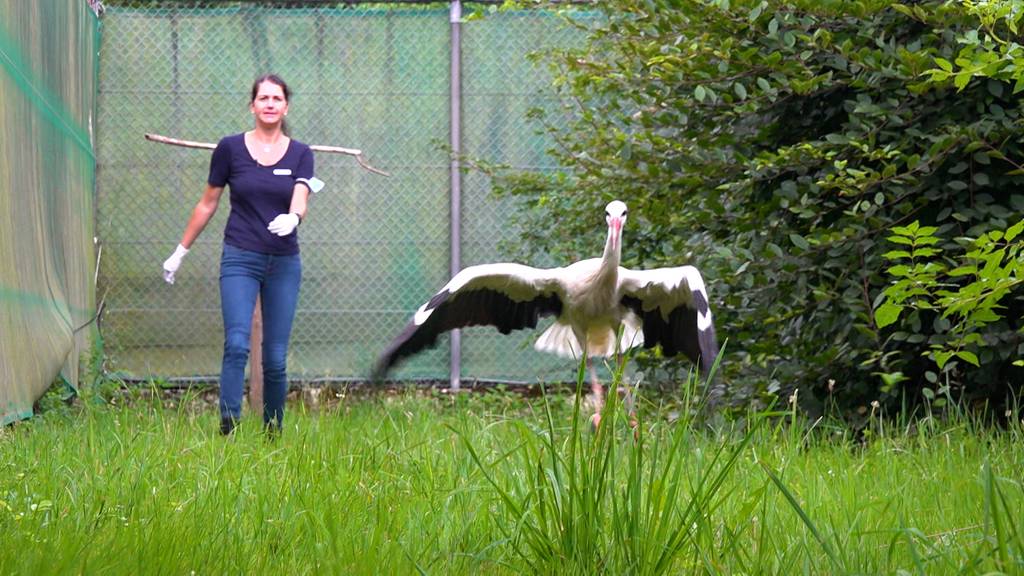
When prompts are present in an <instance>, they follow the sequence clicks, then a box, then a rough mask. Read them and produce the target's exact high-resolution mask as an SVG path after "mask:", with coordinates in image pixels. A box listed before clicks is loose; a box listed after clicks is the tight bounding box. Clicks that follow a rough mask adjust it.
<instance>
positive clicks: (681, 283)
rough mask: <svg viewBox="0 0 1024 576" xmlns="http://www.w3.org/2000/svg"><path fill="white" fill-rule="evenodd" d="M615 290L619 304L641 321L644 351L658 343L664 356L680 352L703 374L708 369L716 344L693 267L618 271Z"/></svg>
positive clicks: (705, 295)
mask: <svg viewBox="0 0 1024 576" xmlns="http://www.w3.org/2000/svg"><path fill="white" fill-rule="evenodd" d="M619 288H620V290H621V291H622V304H623V305H625V306H627V307H629V308H630V309H632V310H633V312H634V313H636V314H637V315H638V316H640V317H641V318H642V319H643V332H644V348H653V347H654V346H655V345H657V344H661V350H662V353H664V354H665V355H666V356H674V355H676V354H678V353H680V352H682V353H684V354H686V355H687V357H689V358H690V360H693V362H694V363H695V364H697V365H698V366H700V368H701V370H702V371H703V372H704V373H707V372H708V371H709V370H711V366H712V365H713V364H714V363H715V357H716V356H718V342H717V341H716V340H715V326H714V323H713V322H712V319H711V308H710V307H709V306H708V292H707V288H705V287H704V279H703V278H702V277H701V275H700V272H699V271H698V270H697V269H696V268H694V267H693V266H680V267H678V268H656V269H654V270H628V269H626V268H619Z"/></svg>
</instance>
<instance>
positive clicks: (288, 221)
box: [267, 212, 299, 236]
mask: <svg viewBox="0 0 1024 576" xmlns="http://www.w3.org/2000/svg"><path fill="white" fill-rule="evenodd" d="M298 225H299V215H298V214H296V213H294V212H289V213H288V214H278V215H277V218H274V219H273V220H272V221H271V222H270V224H269V225H268V226H267V230H270V231H271V232H273V233H274V234H277V235H278V236H287V235H289V234H291V233H292V232H294V231H295V228H296V227H297V226H298Z"/></svg>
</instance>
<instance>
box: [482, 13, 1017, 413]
mask: <svg viewBox="0 0 1024 576" xmlns="http://www.w3.org/2000/svg"><path fill="white" fill-rule="evenodd" d="M598 6H599V9H600V10H601V11H602V13H603V14H602V16H603V17H602V18H600V19H577V20H576V23H575V25H578V26H582V27H585V28H587V30H588V41H587V43H586V44H585V45H584V46H581V47H578V48H573V49H561V50H556V51H552V52H549V53H547V54H545V55H543V56H540V58H543V59H544V60H545V61H547V62H549V63H550V65H551V66H552V67H553V69H554V70H555V72H556V76H557V79H556V87H557V88H558V90H559V91H560V93H561V95H562V103H563V106H562V108H560V109H559V110H557V111H555V112H551V111H549V112H547V113H544V112H541V111H537V112H536V113H535V114H534V115H533V116H534V118H535V119H537V120H539V121H540V123H541V125H542V126H544V128H543V129H545V130H547V131H549V132H550V134H551V135H552V136H553V138H554V140H555V141H556V145H555V146H554V147H553V149H552V151H551V152H552V154H553V155H555V156H556V157H557V159H558V160H559V161H560V162H561V163H562V165H563V166H564V167H565V170H563V171H560V172H555V173H522V172H516V171H509V170H501V169H500V168H497V167H493V166H491V167H488V169H489V170H490V172H491V174H492V175H493V176H494V183H495V187H496V190H498V192H499V193H502V194H506V195H511V196H514V197H517V198H519V199H520V200H521V201H522V202H523V203H524V204H525V205H526V206H527V207H528V208H530V209H528V210H522V211H520V212H519V215H520V216H519V218H520V222H519V224H520V225H521V226H522V227H523V229H524V230H525V231H526V232H525V233H524V234H523V237H522V238H523V242H522V244H520V245H519V246H517V249H518V250H520V253H519V254H518V255H519V256H521V257H522V256H528V255H532V254H537V253H548V254H551V255H553V256H555V257H557V258H558V259H560V260H561V259H568V258H573V257H583V256H591V254H590V253H589V252H587V251H586V247H588V246H592V245H593V244H594V242H595V238H594V237H595V236H597V235H599V234H600V233H601V232H603V230H602V227H601V226H600V220H599V216H600V213H601V212H600V207H601V206H603V204H604V203H605V202H607V201H608V200H609V199H611V198H613V197H616V198H620V199H622V200H624V201H626V202H627V203H628V204H629V205H630V213H631V215H632V216H633V220H632V221H631V223H630V228H629V230H628V231H627V239H626V243H625V244H624V246H625V251H626V253H625V254H624V265H626V266H632V267H655V266H660V265H680V264H684V263H685V264H694V265H697V266H698V267H699V268H701V270H702V271H703V272H704V274H705V277H706V280H707V282H708V284H709V290H710V292H711V299H712V304H713V306H714V307H715V308H714V309H715V313H716V323H717V326H718V330H719V334H720V335H721V336H722V337H724V338H728V341H729V349H730V353H729V357H728V358H727V359H726V361H725V363H724V364H723V369H724V371H725V372H726V375H725V382H726V384H727V389H728V390H729V392H730V393H731V395H732V396H733V398H734V399H735V400H738V401H752V402H755V403H756V402H759V401H760V400H761V399H767V397H771V396H775V395H779V394H789V393H790V392H791V391H792V390H793V389H796V388H800V389H801V391H802V393H801V394H800V398H801V402H803V403H804V404H805V407H807V408H809V409H812V410H816V409H821V408H822V407H823V406H825V404H826V402H827V403H828V405H829V406H837V407H839V408H840V409H843V410H844V411H846V412H847V413H849V414H852V415H856V413H857V412H858V411H862V410H864V409H865V406H866V405H867V404H868V403H869V402H871V401H873V400H878V401H880V402H881V403H883V404H884V403H887V402H888V403H894V404H895V403H898V402H902V401H905V400H910V401H916V400H917V399H919V398H921V397H922V395H921V391H922V390H924V389H931V388H934V383H935V382H936V381H938V380H939V379H941V380H942V382H943V383H945V384H946V385H947V386H948V389H949V390H951V391H953V392H954V393H956V394H958V395H959V394H963V395H964V396H965V397H966V398H967V399H969V400H970V399H978V400H993V401H1002V400H1004V399H1005V398H1006V397H1007V395H1008V393H1009V391H1010V387H1011V386H1016V387H1017V388H1018V389H1019V387H1020V384H1021V381H1022V380H1024V370H1021V368H1020V367H1018V366H1014V365H1013V362H1014V361H1016V360H1017V359H1019V357H1020V349H1021V347H1022V345H1024V339H1022V334H1021V317H1022V315H1024V314H1022V312H1024V301H1022V298H1021V294H1020V290H1019V289H1018V290H1015V291H1014V290H1012V288H1013V287H1010V288H1011V289H1009V290H1007V291H1006V293H1005V294H1003V297H1002V299H1001V304H1000V306H1002V307H1003V308H1001V310H1002V313H1001V314H1000V318H998V319H991V321H987V322H985V323H984V324H983V325H972V327H971V329H970V331H971V332H972V333H975V334H977V336H976V337H974V336H972V337H971V338H972V340H974V339H975V338H980V339H981V341H982V342H983V343H984V346H981V347H978V348H977V349H976V350H968V349H967V348H964V347H960V348H955V346H954V349H955V350H957V351H967V352H972V353H974V354H975V356H976V358H971V357H970V355H968V354H962V355H960V356H958V357H954V356H955V353H954V356H951V357H950V358H951V359H947V361H946V362H945V363H943V366H942V368H941V371H940V370H939V369H938V368H937V365H936V363H935V361H933V359H932V357H929V353H931V352H932V351H933V350H936V348H934V346H940V347H942V346H946V345H947V344H948V343H951V342H954V341H955V338H957V335H956V334H951V333H950V330H952V329H954V323H953V322H951V321H950V320H949V318H948V317H944V316H943V314H942V313H941V311H940V310H938V309H929V308H924V307H909V308H908V309H907V312H906V313H904V314H901V315H899V316H898V317H896V318H895V319H894V320H893V321H892V323H891V324H889V325H881V326H880V325H879V323H878V322H877V321H876V314H875V309H876V308H877V307H878V306H880V305H882V304H883V303H884V302H885V295H884V294H883V291H885V290H886V288H887V287H888V286H889V284H890V281H891V280H892V278H891V277H890V276H889V274H888V273H887V268H888V267H889V259H887V257H886V254H887V253H891V252H892V251H893V248H894V247H893V245H892V244H891V243H890V242H889V241H888V240H887V237H888V236H890V235H891V234H890V230H892V229H894V228H895V227H899V226H904V227H905V226H907V225H908V224H910V223H911V222H914V221H917V222H921V223H923V224H925V225H926V226H928V227H929V229H930V228H934V230H930V232H931V233H930V234H929V235H928V236H929V237H930V238H934V239H935V241H934V243H931V244H929V245H928V249H929V250H935V251H936V252H934V253H932V254H928V255H927V256H926V258H927V259H928V261H929V262H931V263H932V264H934V265H939V266H944V267H945V268H944V270H953V269H956V268H957V265H956V264H955V259H956V257H957V255H960V254H963V252H964V248H963V244H962V242H963V241H962V240H958V239H962V238H981V237H983V235H984V234H987V233H990V232H991V231H993V230H1003V231H1005V230H1007V229H1009V228H1010V227H1011V226H1012V225H1013V224H1014V223H1015V222H1017V221H1018V220H1020V218H1021V217H1022V216H1024V193H1022V192H1021V184H1022V176H1021V171H1020V170H1019V164H1020V163H1021V161H1022V160H1021V159H1022V158H1024V154H1022V152H1024V150H1022V148H1024V132H1022V130H1021V118H1022V116H1021V112H1022V108H1021V101H1020V98H1019V97H1018V96H1017V94H1016V93H1015V88H1016V85H1015V83H1014V82H1011V80H1010V78H1008V77H1004V76H1002V75H1001V74H999V73H992V74H989V76H987V77H986V76H984V75H980V74H981V72H985V71H988V72H992V71H993V70H995V71H996V72H998V70H1005V68H999V69H996V68H994V67H995V64H994V63H993V62H992V61H991V58H990V57H986V56H978V58H982V59H984V58H989V60H987V61H988V62H989V63H988V64H986V66H988V67H987V68H986V67H982V68H978V67H977V66H975V65H974V64H971V62H973V60H970V59H969V58H966V56H965V54H966V53H965V52H964V50H965V46H966V44H965V43H969V42H970V41H971V39H972V38H978V39H979V42H981V43H982V45H984V40H985V38H986V37H987V36H986V33H985V32H984V30H985V28H984V24H983V23H982V20H980V18H979V16H978V14H977V12H976V11H974V12H972V8H971V6H964V5H962V4H960V3H952V2H938V1H922V2H916V3H913V5H907V6H903V5H900V4H898V3H894V2H891V1H882V0H873V1H868V0H865V1H860V2H836V1H826V2H820V1H810V0H807V1H799V0H791V1H784V2H767V1H760V0H757V1H750V0H746V1H743V0H704V1H697V2H674V1H670V0H611V1H608V2H604V3H601V4H599V5H598ZM979 29H981V32H979ZM972 54H980V51H979V50H978V49H975V50H974V52H973V53H972ZM1006 54H1008V55H1009V54H1011V52H1007V53H1006ZM1008 57H1009V56H1008ZM1000 58H1002V57H1001V56H1000V57H998V58H996V59H997V60H998V59H1000ZM943 62H948V63H951V64H950V66H949V68H950V70H945V68H943V66H945V65H944V64H942V63H943ZM952 63H955V66H956V67H955V68H954V65H953V64H952ZM935 70H939V71H944V70H945V71H946V72H947V73H951V74H947V76H945V77H943V75H942V74H937V73H936V72H935ZM963 70H968V71H969V74H967V75H966V76H965V75H962V74H961V72H962V71H963ZM566 119H568V128H562V129H557V128H555V126H556V125H557V126H565V125H566ZM552 219H553V220H555V221H558V222H559V226H558V227H557V230H552V229H551V228H552V227H551V226H550V221H551V220H552ZM897 236H898V234H897ZM1018 256H1019V253H1018ZM968 276H969V275H968ZM968 276H948V275H942V274H939V272H938V271H936V273H935V276H934V278H932V279H928V278H922V279H921V280H922V282H924V283H925V284H926V285H927V284H928V283H929V282H940V281H941V282H942V283H948V284H949V285H947V286H943V289H945V290H949V291H953V290H954V287H953V286H962V285H965V284H968V283H969V282H970V281H971V280H970V278H969V277H968ZM936 288H937V287H936V286H928V290H929V291H930V292H929V293H930V294H935V295H939V294H938V292H935V291H934V290H935V289H936ZM886 310H887V311H888V312H889V313H890V314H891V312H892V310H891V309H886ZM884 314H885V312H883V317H884ZM965 356H967V359H965ZM933 357H934V358H936V359H937V357H935V356H933ZM972 360H976V361H977V365H975V363H974V362H973V361H972ZM641 362H643V359H642V358H641ZM647 366H648V367H650V368H651V369H652V370H653V369H654V367H655V366H657V367H658V371H659V372H658V373H659V374H660V370H661V369H663V368H666V367H667V369H668V370H672V365H671V364H666V363H665V362H662V361H661V360H658V361H657V362H654V363H648V364H647ZM807 392H810V393H807Z"/></svg>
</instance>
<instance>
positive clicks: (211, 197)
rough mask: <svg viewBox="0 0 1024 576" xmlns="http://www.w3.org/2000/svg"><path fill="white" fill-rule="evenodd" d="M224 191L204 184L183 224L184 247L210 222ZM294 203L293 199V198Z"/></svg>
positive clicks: (182, 237)
mask: <svg viewBox="0 0 1024 576" xmlns="http://www.w3.org/2000/svg"><path fill="white" fill-rule="evenodd" d="M222 192H224V187H223V186H213V185H211V184H207V185H206V190H205V191H203V197H202V198H200V199H199V202H197V203H196V207H195V208H193V209H192V216H191V217H190V218H189V219H188V224H187V225H186V226H185V233H184V234H182V236H181V245H182V246H184V247H185V248H191V247H192V243H193V242H195V240H196V238H198V237H199V235H200V234H202V233H203V230H204V229H205V228H206V225H207V224H208V223H209V222H210V218H213V215H214V213H216V212H217V206H218V205H219V204H220V195H221V193H222ZM292 202H293V203H294V202H295V200H294V199H293V200H292Z"/></svg>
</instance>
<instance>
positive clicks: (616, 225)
mask: <svg viewBox="0 0 1024 576" xmlns="http://www.w3.org/2000/svg"><path fill="white" fill-rule="evenodd" d="M608 225H609V226H611V227H612V230H615V235H616V236H618V235H620V234H622V218H612V221H611V222H610V223H609V224H608Z"/></svg>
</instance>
